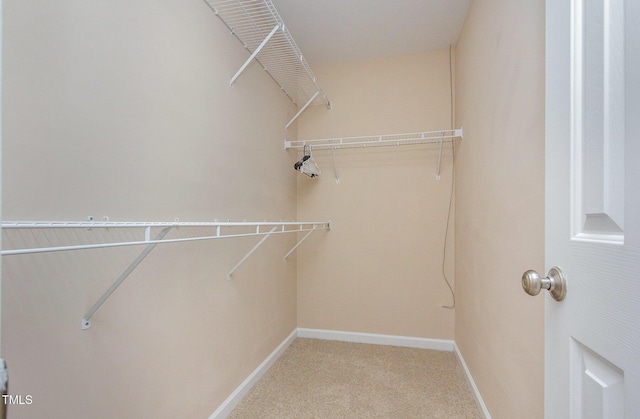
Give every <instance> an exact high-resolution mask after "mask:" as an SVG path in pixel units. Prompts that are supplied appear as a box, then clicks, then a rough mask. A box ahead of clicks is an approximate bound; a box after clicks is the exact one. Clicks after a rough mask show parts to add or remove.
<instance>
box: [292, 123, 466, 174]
mask: <svg viewBox="0 0 640 419" xmlns="http://www.w3.org/2000/svg"><path fill="white" fill-rule="evenodd" d="M457 138H463V132H462V128H458V129H452V130H444V131H425V132H414V133H407V134H388V135H372V136H363V137H341V138H325V139H317V140H296V141H288V140H285V141H284V148H285V150H290V149H298V150H301V149H304V147H305V146H308V147H309V149H310V150H331V159H332V161H333V169H334V171H335V175H336V183H339V182H340V178H339V177H338V172H337V169H336V163H335V156H334V155H333V151H334V150H339V149H342V148H359V147H360V148H366V147H390V146H401V145H415V144H439V145H440V156H439V158H438V172H437V174H436V179H437V180H440V168H441V167H442V151H443V145H444V143H446V142H452V141H455V140H456V139H457Z"/></svg>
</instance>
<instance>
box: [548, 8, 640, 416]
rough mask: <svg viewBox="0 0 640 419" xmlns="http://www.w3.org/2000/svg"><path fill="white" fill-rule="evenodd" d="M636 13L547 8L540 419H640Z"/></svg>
mask: <svg viewBox="0 0 640 419" xmlns="http://www.w3.org/2000/svg"><path fill="white" fill-rule="evenodd" d="M638 4H640V2H638V1H637V0H562V1H558V0H547V3H546V6H547V11H546V13H547V22H546V24H547V27H546V31H547V33H546V37H547V39H546V44H547V46H546V48H547V57H546V61H547V68H546V154H547V158H546V162H545V167H546V168H545V170H546V172H545V174H546V197H545V200H546V215H545V217H546V234H545V251H546V265H547V267H548V268H550V267H552V266H560V267H561V268H562V269H563V270H564V273H565V275H566V277H567V296H566V298H565V300H564V301H562V302H557V301H554V300H552V299H551V298H549V297H547V298H546V301H545V417H547V418H563V419H564V418H608V419H613V418H640V397H638V395H639V394H640V350H638V348H640V308H639V307H640V304H639V303H638V301H640V275H639V272H640V217H639V216H638V214H640V198H639V195H640V188H638V185H639V182H638V177H639V176H640V171H639V169H638V168H639V167H640V153H639V152H638V151H639V150H640V148H639V146H638V143H640V122H638V121H639V120H640V117H639V115H638V113H635V114H634V112H638V111H639V107H640V106H639V105H638V103H640V68H639V67H640V58H639V56H640V48H638V43H639V42H638V39H640V29H638V28H639V27H640V25H639V24H638V22H640V7H639V6H638ZM634 115H635V116H634Z"/></svg>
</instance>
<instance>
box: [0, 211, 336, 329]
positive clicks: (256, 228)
mask: <svg viewBox="0 0 640 419" xmlns="http://www.w3.org/2000/svg"><path fill="white" fill-rule="evenodd" d="M0 227H1V228H2V229H6V230H33V229H85V230H93V229H141V230H142V232H141V233H142V237H141V238H140V239H139V240H129V241H122V242H104V243H89V244H70V245H63V246H50V247H33V248H23V249H3V250H2V251H1V254H2V256H14V255H29V254H38V253H50V252H62V251H76V250H86V249H103V248H113V247H123V246H145V248H144V249H143V250H142V252H141V253H140V254H139V255H138V257H137V258H136V259H135V260H134V261H133V262H131V264H130V265H129V266H128V267H127V269H125V270H124V272H123V273H122V274H121V275H120V276H119V277H118V278H117V279H116V281H115V282H114V283H113V284H112V285H111V287H109V289H108V290H106V291H105V292H104V294H103V295H102V296H101V297H100V298H99V299H98V301H97V302H96V303H95V304H94V305H93V306H92V307H91V308H90V309H89V310H88V311H87V312H86V314H85V315H84V316H83V317H82V329H83V330H84V329H88V328H90V327H91V317H92V316H93V314H94V313H95V312H96V311H97V310H98V308H100V306H101V305H102V304H103V303H104V302H105V301H106V300H107V299H108V298H109V297H110V296H111V294H113V293H114V292H115V290H116V289H117V288H118V287H119V286H120V285H121V284H122V283H123V282H124V280H125V279H127V277H128V276H129V275H130V274H131V273H132V272H133V271H134V270H135V269H136V267H137V266H138V265H139V264H140V263H141V262H142V261H143V260H144V258H145V257H147V255H149V253H151V251H152V250H153V249H154V248H155V247H156V246H157V245H158V244H163V243H183V242H192V241H202V240H215V239H222V238H230V237H253V236H261V237H262V238H261V239H260V241H258V243H256V245H254V246H253V248H251V250H249V252H248V253H247V254H246V255H245V256H244V257H242V258H241V259H240V261H239V262H238V263H236V264H235V265H234V266H233V268H231V269H230V270H229V272H228V273H227V280H230V279H231V275H232V274H233V273H234V272H235V271H236V270H237V269H238V268H239V267H240V266H241V265H242V264H243V263H244V262H245V261H246V260H247V259H248V258H249V256H251V255H252V254H253V253H254V252H255V251H256V250H257V249H258V248H259V247H260V246H261V245H262V244H263V243H264V242H265V241H266V240H267V239H268V238H269V237H270V236H272V235H274V234H286V233H302V232H306V234H305V235H304V236H303V237H302V238H301V239H300V240H298V242H297V243H296V245H295V246H293V247H292V248H291V250H289V252H287V253H286V254H285V255H284V258H285V259H286V258H287V257H289V255H291V253H293V252H294V251H295V250H296V249H297V248H298V246H300V244H302V242H303V241H305V240H306V239H307V238H308V237H309V236H310V235H311V233H313V232H314V231H317V230H331V221H308V222H297V221H279V222H270V221H263V222H247V221H242V222H231V221H227V222H217V221H214V222H178V221H176V222H108V221H105V222H93V221H83V222H70V221H3V222H2V223H1V224H0ZM180 227H183V228H192V227H198V228H200V229H204V231H206V230H211V232H210V233H202V231H201V232H200V234H198V235H191V236H187V237H174V238H165V236H166V235H167V234H168V233H169V232H170V231H171V230H174V229H178V228H180ZM153 229H156V231H157V229H160V231H159V232H157V234H156V235H155V236H153V237H152V232H153Z"/></svg>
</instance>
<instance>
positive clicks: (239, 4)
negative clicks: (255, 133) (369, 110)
mask: <svg viewBox="0 0 640 419" xmlns="http://www.w3.org/2000/svg"><path fill="white" fill-rule="evenodd" d="M204 2H205V3H206V4H207V5H208V6H209V7H210V8H211V9H212V10H213V11H214V13H215V14H216V16H217V17H218V18H219V19H220V20H221V21H222V22H223V23H224V24H225V25H226V26H227V28H228V29H229V30H230V31H231V34H233V35H234V36H235V37H236V38H237V39H238V41H240V43H242V45H243V46H244V48H245V49H246V50H247V51H249V52H250V53H251V55H250V56H249V58H248V59H247V60H246V61H245V62H244V64H243V65H242V66H241V67H240V69H239V70H238V71H237V72H236V74H234V76H233V77H232V78H231V81H230V82H229V85H231V86H233V84H234V83H235V82H236V80H237V79H238V77H240V75H241V74H242V73H243V72H244V71H245V69H246V68H247V66H248V65H249V64H250V63H251V62H252V61H254V60H255V61H257V62H258V63H259V64H260V66H261V67H262V68H263V69H264V70H265V71H266V72H267V73H268V74H269V75H270V76H271V78H272V79H273V80H274V81H275V82H276V83H277V84H278V86H279V87H280V89H281V90H282V91H283V92H284V93H285V94H286V95H287V96H288V97H289V98H290V99H291V101H292V102H293V103H294V104H295V105H296V106H298V108H299V109H300V110H299V111H298V113H297V114H296V115H295V116H294V117H293V119H291V121H290V122H289V123H288V124H287V126H286V127H287V128H289V126H290V125H291V124H292V123H293V122H294V121H295V120H296V119H297V118H298V116H300V114H301V113H302V112H304V110H305V109H306V108H307V107H308V106H309V105H311V104H312V103H313V104H323V103H324V104H326V106H327V108H329V109H331V102H330V101H329V99H328V98H327V96H326V94H325V93H324V91H323V90H322V88H321V87H320V85H319V84H318V81H317V79H316V77H315V75H314V74H313V72H312V71H311V67H310V66H309V64H308V63H307V61H306V60H305V58H304V56H303V55H302V52H300V49H299V48H298V46H297V44H296V42H295V41H294V39H293V37H292V36H291V33H289V30H288V29H287V27H286V25H285V24H284V21H283V20H282V18H281V17H280V14H279V13H278V11H277V10H276V8H275V6H274V5H273V3H272V1H271V0H204ZM302 104H304V105H303V106H302V107H301V105H302Z"/></svg>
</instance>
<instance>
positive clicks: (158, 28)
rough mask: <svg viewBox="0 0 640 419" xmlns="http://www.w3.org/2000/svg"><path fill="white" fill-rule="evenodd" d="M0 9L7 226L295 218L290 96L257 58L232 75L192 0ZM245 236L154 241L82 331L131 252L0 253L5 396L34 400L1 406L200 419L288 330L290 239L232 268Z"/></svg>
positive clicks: (234, 51) (56, 236)
mask: <svg viewBox="0 0 640 419" xmlns="http://www.w3.org/2000/svg"><path fill="white" fill-rule="evenodd" d="M4 16H5V22H4V34H3V35H4V57H3V62H4V69H3V70H4V78H3V94H4V97H3V104H2V105H3V106H2V108H3V123H4V128H3V129H4V131H3V159H4V160H3V162H2V163H3V165H2V166H3V167H2V170H3V173H2V180H3V185H2V186H3V208H2V210H3V217H4V219H5V220H51V219H54V220H78V221H82V220H86V218H87V216H89V215H92V216H94V217H96V219H102V217H103V216H109V217H110V219H111V221H173V220H174V219H175V218H176V217H178V218H180V220H181V221H213V220H215V219H218V220H227V219H231V220H240V221H241V220H243V219H247V220H258V221H261V220H276V221H277V220H292V219H295V217H296V197H295V196H296V180H297V179H296V173H295V172H294V171H293V169H292V168H291V165H292V157H291V156H290V155H288V154H287V153H286V152H285V151H284V150H283V148H282V139H283V137H284V125H285V124H286V122H287V121H288V120H289V119H290V118H291V117H292V116H293V114H294V113H295V111H296V109H295V107H294V106H293V105H292V104H291V103H290V101H289V100H288V98H287V97H286V96H285V95H284V94H282V92H281V91H280V90H279V88H278V87H277V86H276V85H275V84H274V83H273V81H272V80H271V79H270V78H269V77H268V75H267V74H265V73H264V71H262V70H261V69H260V68H258V67H257V66H256V65H252V66H250V68H249V69H248V71H247V73H246V74H244V75H243V76H242V77H241V78H240V79H239V80H238V81H237V83H236V85H235V86H234V87H233V88H230V87H229V86H228V81H229V78H230V77H231V75H233V74H234V72H235V71H236V70H237V69H238V68H239V67H240V65H241V64H242V63H243V61H244V60H245V59H246V57H247V52H246V51H245V50H244V49H243V48H242V46H241V45H240V44H239V43H238V41H237V40H236V39H235V38H233V36H232V35H230V34H229V32H228V31H227V30H226V28H225V26H224V25H223V24H222V23H221V22H220V21H219V20H218V19H217V18H216V17H215V15H214V13H213V12H212V11H211V10H210V9H209V8H208V7H207V5H206V4H205V3H204V2H202V1H194V2H179V1H165V0H163V1H158V0H136V1H135V2H130V1H109V2H101V3H97V2H85V1H79V0H60V1H55V2H42V1H33V0H27V1H25V0H8V1H5V2H4ZM292 135H295V131H293V132H292ZM185 233H186V232H185ZM135 234H137V235H135ZM171 234H180V235H181V234H183V233H182V231H180V232H177V233H171ZM102 236H104V237H102ZM130 237H137V238H142V237H143V236H142V232H141V231H137V232H135V233H134V232H126V231H125V232H123V231H108V232H104V231H97V230H94V231H84V230H83V231H79V232H74V233H63V232H59V233H53V234H45V233H42V232H28V233H24V234H13V233H12V234H9V233H8V232H6V231H5V232H4V243H3V244H4V247H5V248H11V247H17V246H21V245H23V244H29V243H33V242H36V243H39V244H40V245H50V244H51V245H53V244H56V243H62V242H70V241H79V240H98V239H100V238H103V239H108V240H120V239H125V238H130ZM256 241H257V239H256V238H247V239H225V240H224V241H216V242H207V243H204V242H197V243H190V244H180V245H170V244H167V245H162V246H158V247H157V248H156V249H155V250H154V251H153V252H152V253H151V254H150V255H149V256H148V258H147V259H145V260H144V262H143V263H142V264H141V265H140V266H139V267H138V269H136V270H135V271H134V272H133V274H132V275H131V276H130V277H129V278H128V279H127V281H126V282H125V283H124V284H123V285H122V286H121V287H120V288H119V289H118V290H117V291H116V293H115V294H114V295H113V296H112V297H111V298H110V299H109V300H108V301H107V302H106V303H105V304H104V305H103V306H102V307H101V308H100V309H99V310H98V312H97V313H96V314H95V315H94V317H93V326H92V327H91V329H89V330H86V331H82V330H81V329H80V319H81V317H82V315H83V314H84V313H85V312H86V310H87V309H88V308H89V307H90V306H91V305H92V304H93V303H94V302H95V301H96V300H97V299H98V298H99V297H100V295H101V294H102V293H103V292H104V290H106V289H107V288H108V287H109V286H110V285H111V283H112V282H113V281H114V280H115V279H116V278H117V277H118V275H120V274H121V273H122V272H123V271H124V269H125V268H126V267H127V265H128V264H129V263H130V262H131V261H132V260H133V259H134V258H135V257H136V256H137V254H138V253H139V252H140V251H141V250H142V249H141V248H126V249H111V250H108V249H103V250H91V251H78V252H66V253H51V254H43V255H39V256H11V257H4V258H3V259H4V260H3V266H2V268H3V290H2V291H3V295H2V298H3V300H2V311H3V313H2V314H3V328H2V334H3V336H2V338H3V339H2V343H3V347H2V353H3V357H4V358H5V359H6V360H7V363H8V365H9V368H10V374H11V383H10V386H11V387H10V391H11V393H12V394H17V395H31V396H32V400H33V404H31V405H29V406H10V415H11V417H12V418H14V419H17V418H34V417H41V418H42V417H60V418H61V417H65V418H89V417H103V418H198V417H200V418H202V417H208V416H209V415H210V414H211V413H213V411H214V410H215V409H216V408H217V407H218V405H219V404H220V403H221V402H222V401H223V400H224V399H225V398H226V397H227V396H229V394H230V393H231V392H232V391H233V390H234V389H235V388H236V386H238V385H239V384H240V383H241V382H242V381H243V380H244V379H245V378H246V377H247V375H248V374H249V373H250V372H251V371H252V370H253V369H254V368H255V367H256V366H257V365H258V364H259V363H260V362H261V361H263V360H264V358H265V357H266V356H267V355H268V354H269V353H270V352H271V351H272V350H273V349H274V348H275V347H276V346H277V345H278V344H279V343H280V342H282V340H283V339H284V338H285V337H286V336H288V335H289V333H291V331H292V330H293V329H294V328H295V327H296V284H295V270H296V262H295V259H293V260H289V261H286V262H285V261H283V259H282V256H283V255H284V254H285V253H286V251H287V250H288V249H289V248H290V247H291V246H293V244H294V243H295V237H293V236H282V235H280V236H278V237H273V238H270V239H269V240H268V241H267V242H266V243H265V244H264V245H263V246H262V247H261V248H260V249H259V250H258V251H257V252H256V253H255V254H254V255H253V256H252V257H251V258H250V259H249V260H248V261H247V262H246V263H245V264H244V265H243V266H242V267H241V268H240V269H239V270H238V271H236V273H235V274H234V279H233V281H229V282H228V281H226V273H227V271H228V270H229V269H230V268H231V267H232V266H233V265H234V264H235V263H236V262H237V261H238V260H239V259H240V258H241V257H242V256H244V254H245V253H246V252H247V251H249V249H250V248H251V247H252V246H253V244H254V243H255V242H256Z"/></svg>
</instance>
